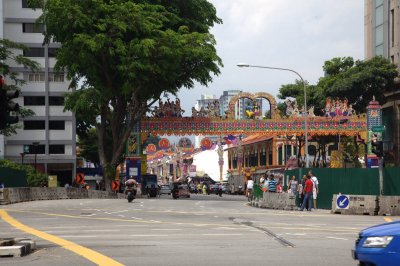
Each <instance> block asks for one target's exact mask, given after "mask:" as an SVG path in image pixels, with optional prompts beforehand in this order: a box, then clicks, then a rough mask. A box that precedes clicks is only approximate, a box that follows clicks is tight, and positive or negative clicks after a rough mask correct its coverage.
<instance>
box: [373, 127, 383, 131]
mask: <svg viewBox="0 0 400 266" xmlns="http://www.w3.org/2000/svg"><path fill="white" fill-rule="evenodd" d="M384 131H385V126H373V127H372V132H384Z"/></svg>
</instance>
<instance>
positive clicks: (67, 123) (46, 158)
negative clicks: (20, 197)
mask: <svg viewBox="0 0 400 266" xmlns="http://www.w3.org/2000/svg"><path fill="white" fill-rule="evenodd" d="M27 2H28V1H27V0H1V1H0V11H1V13H0V16H1V19H0V38H3V39H8V40H11V41H13V42H16V43H20V44H24V45H25V46H27V47H28V48H29V50H27V51H24V52H23V55H24V56H25V57H27V58H29V59H32V60H35V61H37V62H38V63H39V64H40V66H41V69H40V70H39V71H38V72H31V71H30V70H29V69H25V68H22V67H21V66H17V65H13V63H12V62H10V66H11V68H12V71H15V72H17V73H18V75H19V76H18V78H20V79H23V80H25V82H26V84H24V85H23V86H22V87H21V94H20V97H19V98H17V99H15V102H17V103H18V104H19V105H20V106H23V107H26V108H28V109H31V110H33V111H34V112H35V115H34V116H32V117H26V118H20V123H21V126H22V128H21V129H18V130H17V134H16V135H12V136H9V137H5V138H4V143H5V145H4V146H5V147H4V157H5V158H6V159H9V160H13V161H16V162H22V161H24V163H26V164H31V165H32V166H37V169H38V171H40V172H44V173H47V174H49V175H57V178H58V181H59V184H60V185H61V186H63V185H64V184H65V183H69V184H71V182H72V179H73V177H74V176H75V171H76V170H75V169H76V122H75V116H74V114H73V113H72V112H69V111H64V94H65V93H66V92H68V86H69V81H68V80H67V78H66V75H65V73H62V72H61V73H59V72H56V71H55V69H54V65H55V63H56V60H55V55H56V53H57V49H58V48H60V47H61V45H60V44H59V43H50V44H43V39H44V36H43V31H44V26H43V25H42V24H35V21H36V19H37V18H38V17H39V16H40V15H41V10H40V9H36V10H33V9H30V8H28V6H27ZM20 53H21V54H22V52H20ZM6 82H9V80H6ZM0 142H2V138H0ZM34 143H35V144H34ZM2 146H3V145H2V144H0V149H1V148H2ZM35 154H36V155H37V156H35ZM23 157H24V158H23ZM35 158H36V160H35Z"/></svg>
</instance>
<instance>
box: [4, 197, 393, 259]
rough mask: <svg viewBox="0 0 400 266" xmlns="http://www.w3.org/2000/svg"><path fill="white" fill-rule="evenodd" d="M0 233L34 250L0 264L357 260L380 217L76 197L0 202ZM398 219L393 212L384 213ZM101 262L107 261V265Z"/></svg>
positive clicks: (206, 201) (235, 200) (223, 200)
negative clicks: (356, 250) (25, 240)
mask: <svg viewBox="0 0 400 266" xmlns="http://www.w3.org/2000/svg"><path fill="white" fill-rule="evenodd" d="M2 208H3V211H4V212H6V213H7V214H8V215H9V216H10V217H11V218H12V219H14V220H15V221H14V222H11V223H10V221H8V220H7V219H4V215H2V218H3V219H0V228H1V230H0V238H6V237H29V238H32V239H33V240H35V241H36V246H37V249H36V251H34V252H33V253H31V254H30V255H28V256H25V257H21V258H0V264H1V265H68V266H70V265H96V264H98V265H174V266H175V265H188V264H191V265H243V264H245V265H266V264H268V265H296V266H297V265H307V266H310V265H357V262H356V261H354V260H353V259H352V258H351V253H350V251H351V248H352V247H353V246H354V241H355V239H356V238H357V234H358V232H359V231H360V230H362V229H363V228H365V227H368V226H372V225H376V224H379V223H383V222H385V221H386V220H385V219H384V217H381V216H352V215H335V214H330V211H329V210H314V211H312V212H299V211H279V210H267V209H259V208H253V207H250V206H248V203H247V199H246V198H245V197H244V196H238V195H223V197H219V196H217V195H200V194H198V195H195V194H192V195H191V198H189V199H178V200H173V199H172V197H171V196H168V195H162V196H161V198H154V199H152V198H151V199H147V198H146V199H135V200H134V202H133V203H128V202H127V201H126V200H124V199H78V200H54V201H36V202H24V203H18V204H13V205H7V206H2ZM386 219H391V220H398V219H400V217H390V218H388V217H386ZM106 261H107V262H106Z"/></svg>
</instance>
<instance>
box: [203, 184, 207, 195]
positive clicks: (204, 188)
mask: <svg viewBox="0 0 400 266" xmlns="http://www.w3.org/2000/svg"><path fill="white" fill-rule="evenodd" d="M203 195H207V186H206V183H204V184H203Z"/></svg>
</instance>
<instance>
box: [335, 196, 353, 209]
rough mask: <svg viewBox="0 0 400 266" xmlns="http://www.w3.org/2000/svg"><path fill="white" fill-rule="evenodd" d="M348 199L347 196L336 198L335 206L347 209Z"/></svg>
mask: <svg viewBox="0 0 400 266" xmlns="http://www.w3.org/2000/svg"><path fill="white" fill-rule="evenodd" d="M349 203H350V199H349V196H347V195H339V196H338V197H337V198H336V206H337V208H339V209H348V208H349Z"/></svg>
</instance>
